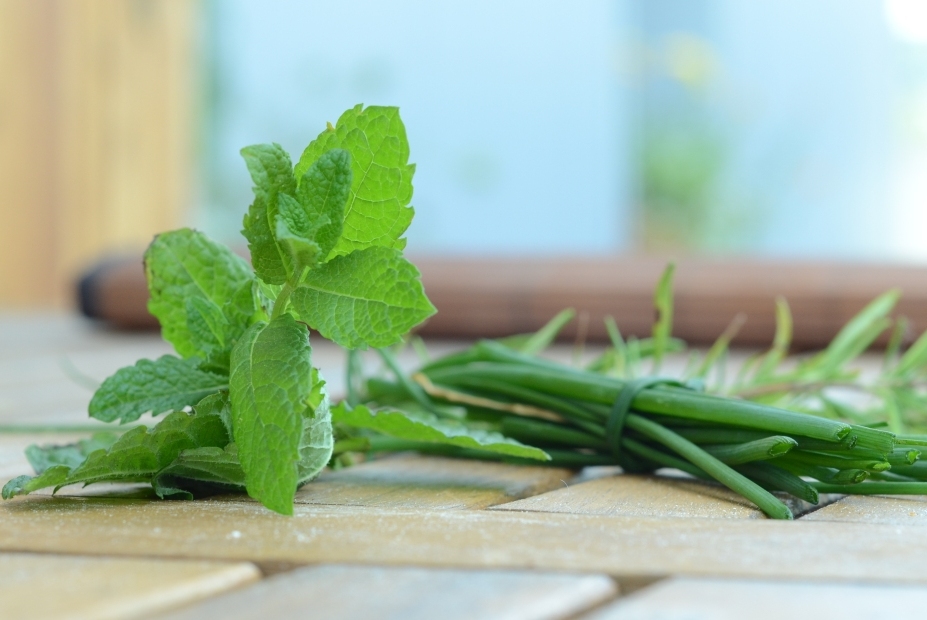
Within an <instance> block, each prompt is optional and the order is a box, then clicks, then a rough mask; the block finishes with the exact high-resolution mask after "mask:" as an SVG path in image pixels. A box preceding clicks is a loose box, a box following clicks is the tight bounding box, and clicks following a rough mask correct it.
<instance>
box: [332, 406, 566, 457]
mask: <svg viewBox="0 0 927 620" xmlns="http://www.w3.org/2000/svg"><path fill="white" fill-rule="evenodd" d="M332 422H333V423H334V424H344V425H346V426H353V427H355V428H365V429H370V430H373V431H377V432H378V433H383V434H384V435H389V436H390V437H397V438H399V439H408V440H411V441H428V442H432V443H441V444H449V445H452V446H459V447H461V448H472V449H476V450H484V451H487V452H495V453H498V454H507V455H509V456H518V457H522V458H528V459H537V460H539V461H549V460H550V457H549V456H548V455H547V453H546V452H544V451H543V450H541V449H539V448H534V447H532V446H526V445H524V444H522V443H519V442H517V441H515V440H514V439H509V438H508V437H505V436H504V435H501V434H500V433H494V432H491V431H484V430H477V429H469V428H467V427H466V426H463V425H462V424H454V423H451V422H448V421H444V420H439V419H437V418H436V417H434V418H431V417H426V416H424V415H419V416H415V417H413V416H411V415H410V414H407V413H404V412H402V411H397V410H391V409H385V410H380V411H371V410H370V409H368V408H367V407H365V406H364V405H358V406H357V407H354V408H353V409H351V408H350V407H349V406H348V405H347V404H346V403H344V402H341V403H339V404H338V405H336V406H335V408H334V409H333V410H332Z"/></svg>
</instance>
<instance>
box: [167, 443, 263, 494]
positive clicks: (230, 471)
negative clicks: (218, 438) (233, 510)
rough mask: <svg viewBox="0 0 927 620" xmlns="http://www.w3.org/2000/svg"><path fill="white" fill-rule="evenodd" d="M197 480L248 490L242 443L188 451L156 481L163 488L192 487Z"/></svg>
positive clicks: (206, 483) (182, 453)
mask: <svg viewBox="0 0 927 620" xmlns="http://www.w3.org/2000/svg"><path fill="white" fill-rule="evenodd" d="M196 483H202V484H205V485H210V486H211V485H215V486H217V487H219V488H229V489H236V490H238V489H240V490H244V488H245V472H244V471H242V469H241V463H240V462H239V460H238V446H237V445H235V444H234V443H230V444H228V445H227V446H225V448H216V447H207V448H193V449H191V450H184V451H183V452H181V453H180V455H178V457H177V458H176V459H174V461H173V462H172V463H171V464H170V465H168V466H167V467H165V468H164V469H163V470H161V472H159V474H158V475H157V477H156V478H155V480H154V481H152V485H158V486H160V487H162V488H165V487H167V488H190V487H191V486H196Z"/></svg>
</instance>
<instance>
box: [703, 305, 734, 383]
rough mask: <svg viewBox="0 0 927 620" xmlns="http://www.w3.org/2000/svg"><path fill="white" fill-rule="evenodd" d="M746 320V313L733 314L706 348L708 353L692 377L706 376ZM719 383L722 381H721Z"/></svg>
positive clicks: (725, 352)
mask: <svg viewBox="0 0 927 620" xmlns="http://www.w3.org/2000/svg"><path fill="white" fill-rule="evenodd" d="M746 322H747V315H745V314H743V313H740V314H737V315H736V316H734V318H733V320H732V321H731V322H730V323H729V324H728V326H727V327H726V328H725V329H724V331H723V332H721V335H720V336H718V339H717V340H715V342H714V344H712V345H711V348H710V349H708V353H706V354H705V359H703V360H702V363H701V365H699V368H698V370H696V371H695V374H694V375H693V377H695V378H697V379H704V378H706V377H707V376H708V372H709V371H710V370H711V368H712V367H713V366H714V365H715V364H716V363H717V362H718V360H720V359H722V358H723V356H724V355H726V354H727V350H728V348H729V347H730V344H731V340H733V339H734V337H735V336H736V335H737V333H738V332H739V331H740V328H741V327H743V325H744V323H746ZM720 383H723V381H721V382H720Z"/></svg>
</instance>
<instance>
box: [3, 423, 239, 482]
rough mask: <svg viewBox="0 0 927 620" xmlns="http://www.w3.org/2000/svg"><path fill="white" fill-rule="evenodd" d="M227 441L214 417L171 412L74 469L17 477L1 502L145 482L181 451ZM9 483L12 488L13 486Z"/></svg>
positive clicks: (224, 431)
mask: <svg viewBox="0 0 927 620" xmlns="http://www.w3.org/2000/svg"><path fill="white" fill-rule="evenodd" d="M228 440H229V437H228V433H227V432H226V430H225V426H224V425H223V424H222V421H221V420H220V419H219V416H217V415H195V414H189V413H184V412H182V411H177V412H174V413H172V414H170V415H168V416H167V417H165V418H164V419H163V420H161V422H160V423H158V425H157V426H155V427H154V428H150V429H149V428H146V427H144V426H139V427H136V428H133V429H132V430H130V431H128V432H126V433H125V434H124V435H122V437H120V438H119V439H118V440H117V441H116V442H115V443H114V444H113V445H112V446H110V447H109V448H108V449H105V448H104V449H99V450H95V451H93V452H91V453H90V454H89V455H88V456H87V458H86V460H84V461H83V463H81V464H80V465H78V466H77V467H75V468H72V467H69V466H68V465H56V466H54V467H50V468H49V469H47V470H45V471H44V472H43V473H42V474H41V475H39V476H36V477H34V478H29V477H28V476H20V477H19V478H17V479H16V480H13V481H10V483H8V484H7V485H6V486H5V487H4V490H3V495H4V498H8V497H13V496H15V495H24V494H27V493H31V492H32V491H36V490H38V489H42V488H46V487H52V486H53V487H55V488H56V490H57V488H59V487H62V486H65V485H69V484H78V483H84V484H92V483H95V482H151V480H152V478H153V477H154V476H155V474H157V473H158V472H159V471H160V470H162V469H163V468H164V467H166V466H167V465H169V464H170V463H171V462H172V461H173V460H174V459H176V458H177V456H178V455H179V454H180V453H181V452H182V451H183V450H187V449H190V448H198V447H203V446H224V445H226V444H227V443H228ZM14 483H15V484H14Z"/></svg>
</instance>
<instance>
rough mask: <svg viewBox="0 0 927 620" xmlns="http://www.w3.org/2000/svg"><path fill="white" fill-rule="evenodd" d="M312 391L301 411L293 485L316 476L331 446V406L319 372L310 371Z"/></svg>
mask: <svg viewBox="0 0 927 620" xmlns="http://www.w3.org/2000/svg"><path fill="white" fill-rule="evenodd" d="M311 380H312V389H311V391H310V392H309V398H308V399H307V402H308V403H309V406H308V407H307V408H306V409H305V411H303V430H302V435H301V436H300V440H299V462H298V463H297V485H300V486H301V485H303V484H305V483H306V482H309V481H310V480H312V479H313V478H315V477H316V476H318V475H319V473H320V472H321V471H322V470H323V469H325V466H326V465H328V461H329V460H330V459H331V457H332V450H333V449H334V446H335V438H334V434H333V432H332V416H331V405H330V403H329V399H328V392H327V390H326V389H325V381H324V380H322V378H321V377H320V376H319V371H318V370H316V369H315V368H313V369H312V375H311Z"/></svg>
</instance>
